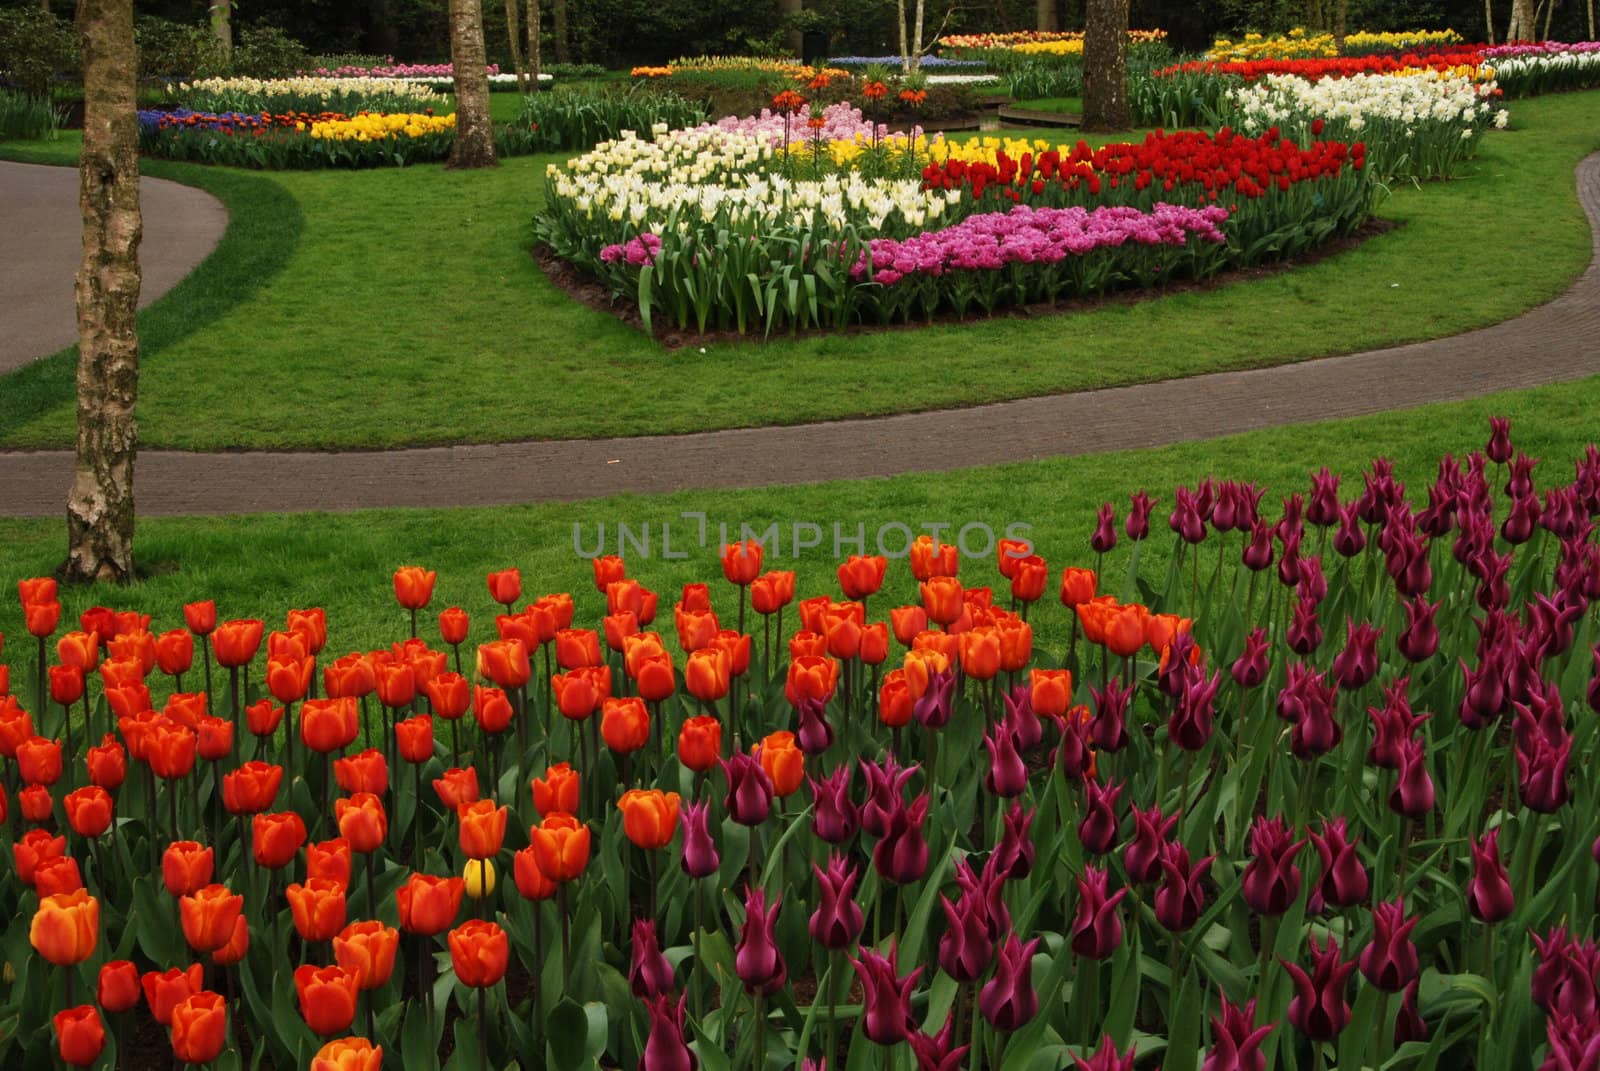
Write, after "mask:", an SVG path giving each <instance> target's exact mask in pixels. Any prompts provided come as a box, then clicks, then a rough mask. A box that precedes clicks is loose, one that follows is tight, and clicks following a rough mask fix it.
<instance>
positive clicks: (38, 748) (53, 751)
mask: <svg viewBox="0 0 1600 1071" xmlns="http://www.w3.org/2000/svg"><path fill="white" fill-rule="evenodd" d="M17 772H18V773H19V774H21V775H22V779H23V780H24V781H26V782H28V783H29V784H33V785H53V784H55V783H56V782H57V781H59V780H60V779H61V741H59V740H46V739H45V738H44V737H42V736H34V737H29V738H28V739H27V740H24V741H23V742H22V743H20V744H18V745H17Z"/></svg>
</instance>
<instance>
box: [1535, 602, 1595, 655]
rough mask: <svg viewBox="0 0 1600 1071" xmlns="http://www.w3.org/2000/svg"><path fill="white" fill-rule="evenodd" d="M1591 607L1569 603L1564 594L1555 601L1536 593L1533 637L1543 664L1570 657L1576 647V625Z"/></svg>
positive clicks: (1579, 603) (1580, 603) (1578, 603)
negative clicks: (1547, 660) (1574, 628)
mask: <svg viewBox="0 0 1600 1071" xmlns="http://www.w3.org/2000/svg"><path fill="white" fill-rule="evenodd" d="M1587 609H1588V607H1587V606H1586V605H1584V604H1583V603H1582V602H1569V601H1568V600H1567V597H1566V596H1565V595H1564V594H1557V595H1556V597H1555V598H1554V599H1551V598H1549V597H1547V596H1545V595H1543V594H1541V593H1535V594H1534V596H1533V601H1532V602H1531V603H1529V604H1528V614H1529V616H1530V617H1531V618H1532V620H1531V621H1530V623H1529V626H1530V627H1529V633H1530V637H1531V638H1533V641H1534V643H1535V644H1536V646H1537V647H1538V649H1539V657H1540V660H1541V661H1542V660H1543V659H1546V658H1556V657H1559V656H1560V655H1563V654H1566V653H1567V650H1568V649H1569V648H1571V646H1572V639H1573V634H1572V626H1573V625H1574V624H1576V623H1577V622H1579V621H1582V620H1583V614H1584V611H1585V610H1587Z"/></svg>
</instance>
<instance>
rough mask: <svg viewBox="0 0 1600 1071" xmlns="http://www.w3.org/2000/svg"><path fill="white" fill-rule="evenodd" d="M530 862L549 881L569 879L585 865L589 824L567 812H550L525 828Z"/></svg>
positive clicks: (586, 861) (575, 875)
mask: <svg viewBox="0 0 1600 1071" xmlns="http://www.w3.org/2000/svg"><path fill="white" fill-rule="evenodd" d="M528 839H529V840H530V841H532V847H533V857H534V861H535V862H536V863H538V865H539V870H540V871H541V872H542V873H543V874H544V876H545V877H547V878H549V879H550V880H551V881H554V882H557V883H560V882H566V881H572V880H574V879H575V878H577V877H578V876H579V875H581V874H582V873H583V869H584V867H586V866H588V865H589V827H588V826H585V825H583V824H582V823H581V822H579V821H578V820H577V819H576V818H574V817H572V815H570V814H552V815H550V816H549V817H547V818H545V820H544V821H543V822H540V823H539V824H538V825H536V826H534V827H533V828H532V829H530V830H529V831H528Z"/></svg>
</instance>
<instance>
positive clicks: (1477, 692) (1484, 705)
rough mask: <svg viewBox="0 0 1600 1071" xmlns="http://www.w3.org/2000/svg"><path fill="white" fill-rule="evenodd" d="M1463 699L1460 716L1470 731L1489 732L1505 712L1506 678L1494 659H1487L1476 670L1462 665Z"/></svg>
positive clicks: (1463, 663) (1464, 664)
mask: <svg viewBox="0 0 1600 1071" xmlns="http://www.w3.org/2000/svg"><path fill="white" fill-rule="evenodd" d="M1461 676H1462V679H1463V680H1462V696H1461V709H1460V711H1459V715H1460V718H1461V723H1462V724H1463V725H1465V726H1466V727H1467V728H1469V729H1486V728H1488V727H1489V726H1490V725H1493V724H1494V722H1495V719H1497V718H1498V717H1500V715H1501V714H1504V713H1505V710H1506V678H1505V674H1504V673H1503V672H1501V669H1500V666H1499V664H1498V663H1497V661H1496V660H1495V659H1494V658H1493V657H1490V658H1486V659H1484V660H1483V661H1482V662H1481V663H1480V664H1479V665H1478V668H1477V669H1475V670H1474V669H1470V668H1468V666H1467V664H1466V663H1465V662H1462V663H1461Z"/></svg>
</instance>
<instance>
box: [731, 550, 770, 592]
mask: <svg viewBox="0 0 1600 1071" xmlns="http://www.w3.org/2000/svg"><path fill="white" fill-rule="evenodd" d="M765 549H766V548H765V547H764V546H763V545H762V544H761V543H760V542H759V541H757V540H754V539H746V540H743V541H742V542H738V543H727V544H724V546H723V548H722V575H723V576H724V577H726V578H727V580H728V583H730V584H737V585H738V586H739V587H745V586H747V585H748V584H749V583H750V582H751V581H753V580H755V578H756V577H757V576H758V575H760V573H761V555H762V553H763V552H764V551H765Z"/></svg>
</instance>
